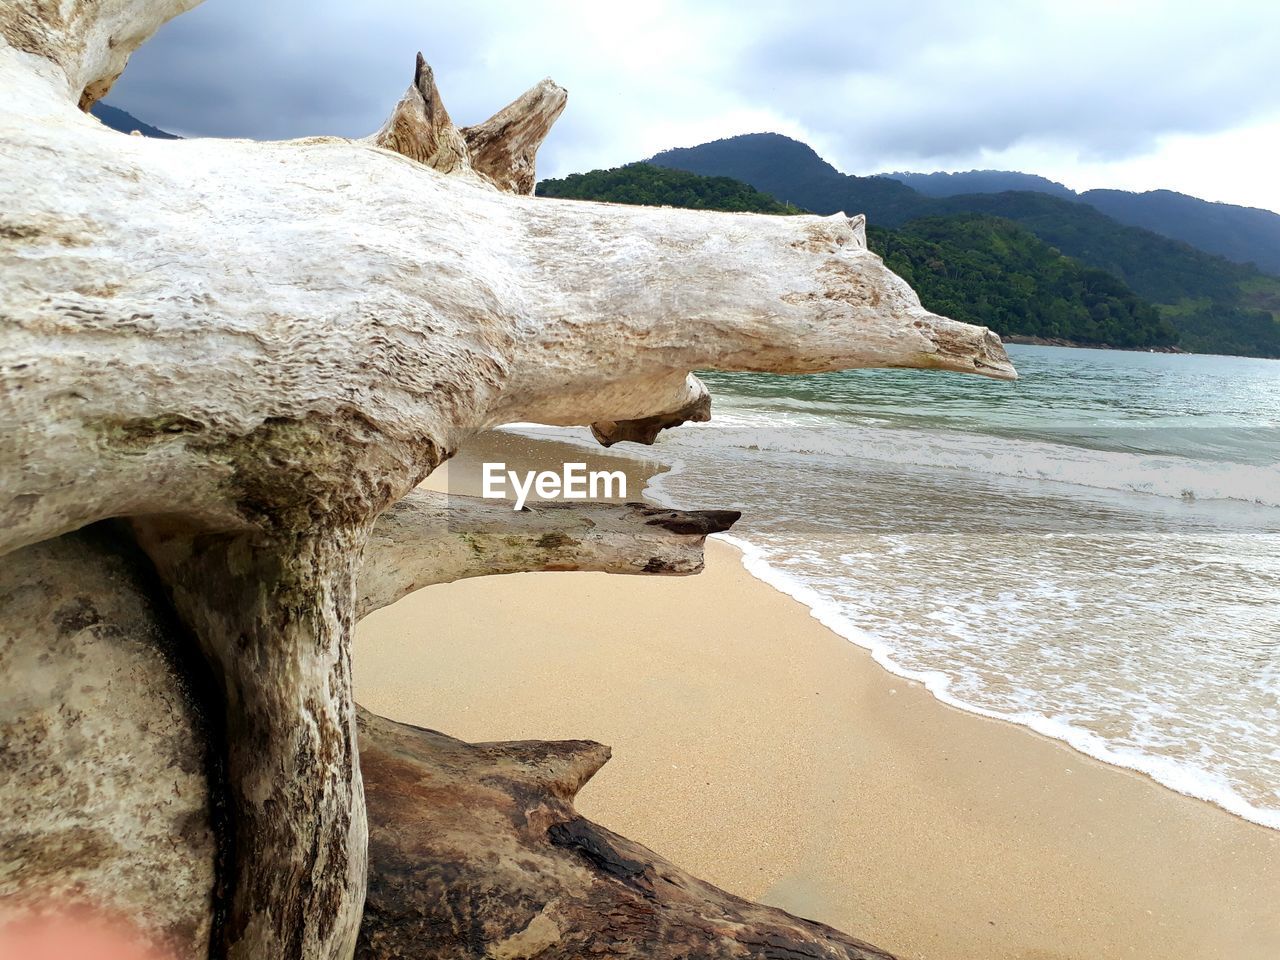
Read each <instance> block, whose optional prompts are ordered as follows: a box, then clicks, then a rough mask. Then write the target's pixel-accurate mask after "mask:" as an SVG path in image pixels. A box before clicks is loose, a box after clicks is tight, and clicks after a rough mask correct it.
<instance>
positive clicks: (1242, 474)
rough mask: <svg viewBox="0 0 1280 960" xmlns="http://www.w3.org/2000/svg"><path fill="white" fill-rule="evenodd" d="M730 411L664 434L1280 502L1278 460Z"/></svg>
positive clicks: (726, 446) (677, 443) (740, 446)
mask: <svg viewBox="0 0 1280 960" xmlns="http://www.w3.org/2000/svg"><path fill="white" fill-rule="evenodd" d="M753 420H754V418H746V417H727V418H724V419H723V420H722V422H721V423H720V424H718V425H717V424H716V423H714V422H713V423H711V424H693V425H687V426H686V427H684V428H682V429H683V430H685V431H686V433H685V434H684V435H683V436H681V437H678V438H676V437H673V438H671V440H669V441H667V442H668V443H669V444H670V445H671V446H673V447H675V448H676V449H677V450H678V449H679V448H681V447H684V446H689V445H693V446H699V445H703V444H707V443H714V444H715V445H717V446H718V447H720V448H722V449H723V450H724V451H725V452H726V454H728V453H733V452H736V453H737V455H739V456H742V457H747V456H749V455H754V454H757V453H759V452H761V451H765V452H769V453H772V454H782V455H791V456H803V457H823V458H852V459H856V460H858V461H861V462H874V463H880V464H888V465H893V466H900V467H923V468H930V469H944V470H951V471H963V472H970V473H976V474H982V475H986V476H996V477H1001V478H1007V479H1016V480H1029V481H1035V482H1050V483H1064V484H1071V485H1074V486H1080V487H1089V488H1092V489H1100V490H1113V491H1118V492H1123V493H1138V494H1147V495H1151V496H1157V497H1165V498H1173V499H1179V500H1234V501H1240V502H1244V503H1252V504H1256V505H1260V506H1266V507H1280V466H1276V465H1271V466H1259V465H1254V464H1242V463H1220V462H1211V461H1206V460H1194V459H1190V458H1187V457H1177V456H1165V455H1152V454H1143V453H1127V452H1120V451H1109V450H1096V449H1089V448H1086V447H1080V446H1074V445H1070V444H1066V443H1047V442H1044V441H1037V440H1021V439H1015V438H1009V437H993V436H990V435H986V434H977V433H962V432H957V431H942V430H938V431H927V430H915V429H903V428H894V427H883V426H862V425H852V424H835V423H831V422H828V423H824V424H813V425H808V424H805V423H802V422H793V423H792V424H790V425H786V426H778V425H773V424H763V423H758V422H753Z"/></svg>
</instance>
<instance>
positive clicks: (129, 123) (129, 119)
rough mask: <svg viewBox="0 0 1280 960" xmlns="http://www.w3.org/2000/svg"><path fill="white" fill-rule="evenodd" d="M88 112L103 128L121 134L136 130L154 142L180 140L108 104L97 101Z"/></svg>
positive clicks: (174, 135) (178, 137)
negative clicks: (99, 121)
mask: <svg viewBox="0 0 1280 960" xmlns="http://www.w3.org/2000/svg"><path fill="white" fill-rule="evenodd" d="M89 112H90V113H92V114H93V115H94V116H95V117H97V118H98V119H99V120H101V121H102V122H103V124H104V125H105V126H108V127H110V128H111V129H112V130H119V131H120V132H121V133H133V131H135V130H137V131H138V132H139V133H140V134H142V135H143V136H144V137H151V138H153V139H155V140H181V139H182V138H181V137H180V136H178V135H177V134H176V133H169V132H168V131H167V130H161V129H160V128H159V127H153V126H152V125H151V124H149V123H144V122H143V121H141V120H139V119H138V118H137V117H135V116H134V115H133V114H131V113H128V112H127V111H124V110H121V109H120V108H119V107H113V106H111V105H110V104H109V103H104V102H102V101H101V100H99V101H98V102H97V103H95V104H94V105H93V106H92V107H91V108H90V109H89Z"/></svg>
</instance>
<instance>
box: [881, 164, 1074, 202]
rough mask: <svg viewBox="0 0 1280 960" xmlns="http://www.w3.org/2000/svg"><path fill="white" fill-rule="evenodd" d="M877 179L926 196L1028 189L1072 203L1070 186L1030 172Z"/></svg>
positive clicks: (892, 175) (972, 172)
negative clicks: (889, 181) (902, 185)
mask: <svg viewBox="0 0 1280 960" xmlns="http://www.w3.org/2000/svg"><path fill="white" fill-rule="evenodd" d="M881 176H885V177H889V178H890V179H892V180H897V181H898V182H899V183H905V184H906V185H907V186H908V187H910V188H911V189H913V190H915V191H916V192H917V193H922V194H924V195H925V196H926V197H953V196H955V195H956V194H958V193H1005V192H1006V191H1009V190H1032V191H1035V192H1036V193H1047V194H1049V195H1050V196H1053V197H1062V198H1063V199H1066V200H1075V199H1076V192H1075V191H1074V190H1072V189H1071V188H1070V187H1068V186H1065V185H1063V184H1061V183H1058V181H1056V180H1050V179H1049V178H1048V177H1038V176H1036V175H1035V174H1033V173H1014V172H1013V171H1010V170H969V171H966V172H964V173H885V174H881Z"/></svg>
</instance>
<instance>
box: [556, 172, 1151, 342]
mask: <svg viewBox="0 0 1280 960" xmlns="http://www.w3.org/2000/svg"><path fill="white" fill-rule="evenodd" d="M537 192H538V194H539V195H540V196H548V197H563V198H569V199H576V200H607V201H613V202H619V203H639V204H648V205H668V206H680V207H693V208H695V209H702V210H735V211H740V210H751V211H754V212H757V213H795V212H798V211H797V209H796V208H795V207H793V206H791V205H790V204H787V205H784V204H780V203H778V202H777V201H776V200H774V199H773V198H772V197H769V196H768V195H766V194H763V193H760V192H759V191H757V190H755V189H753V188H751V187H749V186H747V185H746V184H743V183H740V182H738V181H736V180H731V179H729V178H727V177H702V176H699V175H697V174H692V173H685V172H681V171H674V170H664V169H661V168H658V167H653V166H650V165H648V164H631V165H630V166H626V167H619V168H617V169H615V170H594V171H592V172H590V173H585V174H575V175H574V176H570V177H566V178H564V179H563V180H544V181H543V182H541V183H539V184H538V188H537ZM869 240H870V242H871V245H872V247H873V249H875V250H876V251H877V252H878V253H880V254H881V255H882V256H883V257H884V258H885V261H886V263H888V265H889V266H890V268H892V269H893V270H895V271H896V272H897V273H899V274H900V275H902V276H903V277H905V278H906V279H907V280H908V281H909V282H910V283H911V284H912V285H913V286H914V287H915V288H916V290H917V291H918V292H919V294H920V296H921V299H922V301H923V302H924V304H925V306H926V307H928V308H929V309H931V310H933V311H935V312H937V313H942V314H945V315H947V316H950V317H954V318H956V319H957V320H967V321H969V322H971V323H978V324H983V325H985V326H989V327H991V328H992V329H994V330H995V331H996V332H997V333H1002V334H1022V335H1025V336H1039V337H1047V338H1061V339H1065V340H1073V341H1077V342H1080V343H1090V344H1100V345H1110V346H1121V347H1158V346H1166V345H1169V344H1171V343H1173V342H1174V340H1175V338H1176V334H1175V333H1174V331H1173V329H1172V328H1170V327H1169V325H1168V324H1166V323H1165V322H1164V321H1163V320H1162V319H1161V317H1160V314H1159V313H1158V312H1157V311H1156V309H1155V308H1154V307H1152V306H1151V305H1150V304H1148V303H1146V302H1144V301H1143V300H1141V299H1139V298H1138V297H1137V296H1135V295H1134V293H1133V292H1132V291H1131V290H1130V289H1129V288H1128V287H1126V286H1125V285H1124V283H1123V282H1122V281H1120V280H1117V279H1116V278H1115V277H1113V276H1111V275H1110V274H1107V273H1104V272H1102V271H1100V270H1091V269H1088V268H1086V267H1083V266H1081V265H1080V264H1079V263H1077V262H1076V261H1075V260H1072V259H1071V258H1069V257H1065V256H1063V255H1062V254H1061V253H1059V252H1058V251H1057V250H1054V249H1053V248H1052V247H1050V246H1049V245H1048V244H1046V243H1043V242H1042V241H1040V240H1038V239H1036V237H1035V236H1033V235H1032V234H1031V233H1029V232H1028V231H1026V230H1024V229H1023V228H1021V227H1019V226H1018V225H1017V224H1014V223H1011V222H1009V221H1007V220H1000V219H997V218H994V217H983V216H977V215H962V216H953V217H945V218H929V219H920V220H914V221H912V222H910V223H908V224H907V225H905V226H904V227H902V228H900V229H898V230H886V229H882V228H873V229H872V230H871V232H870V235H869Z"/></svg>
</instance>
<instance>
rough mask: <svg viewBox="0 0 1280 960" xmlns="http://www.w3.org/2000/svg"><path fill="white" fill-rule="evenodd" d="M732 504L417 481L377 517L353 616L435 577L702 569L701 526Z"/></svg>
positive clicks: (718, 519) (724, 514)
mask: <svg viewBox="0 0 1280 960" xmlns="http://www.w3.org/2000/svg"><path fill="white" fill-rule="evenodd" d="M738 516H739V514H738V512H737V511H733V510H667V509H664V508H661V507H653V506H649V505H647V504H643V503H619V504H610V503H540V504H536V505H531V506H528V507H525V508H524V509H523V510H513V509H512V507H511V504H510V503H508V502H506V501H502V500H480V499H477V498H474V497H459V496H447V495H445V494H443V493H435V492H430V491H426V490H414V491H412V492H411V493H409V494H408V495H407V496H405V497H404V498H403V499H401V500H400V501H399V502H398V503H396V504H395V506H393V507H391V509H389V510H388V511H387V512H386V513H384V514H383V515H382V516H381V517H379V518H378V522H377V524H375V525H374V529H373V534H372V535H371V536H370V537H369V541H368V543H367V544H366V545H365V551H364V561H363V563H362V564H361V567H360V574H359V579H358V583H359V601H358V603H357V605H356V606H357V611H358V616H361V617H363V616H366V615H368V614H369V613H371V612H373V611H374V610H377V609H379V608H381V607H385V606H388V605H390V604H392V603H395V601H397V600H399V599H400V598H401V597H403V596H406V595H408V594H410V593H412V592H413V591H415V590H419V589H421V588H422V587H426V586H429V585H431V584H435V583H452V582H453V581H455V580H464V579H467V578H469V577H486V576H492V575H494V574H501V573H529V572H533V571H538V570H543V571H548V570H561V571H564V570H593V571H597V572H601V573H636V574H665V575H675V576H687V575H689V574H693V573H698V572H699V571H701V570H702V562H703V558H702V546H703V542H704V541H705V540H706V538H707V535H708V534H711V533H720V532H723V531H725V530H728V529H729V527H730V526H732V525H733V523H734V521H736V520H737V519H738Z"/></svg>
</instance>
